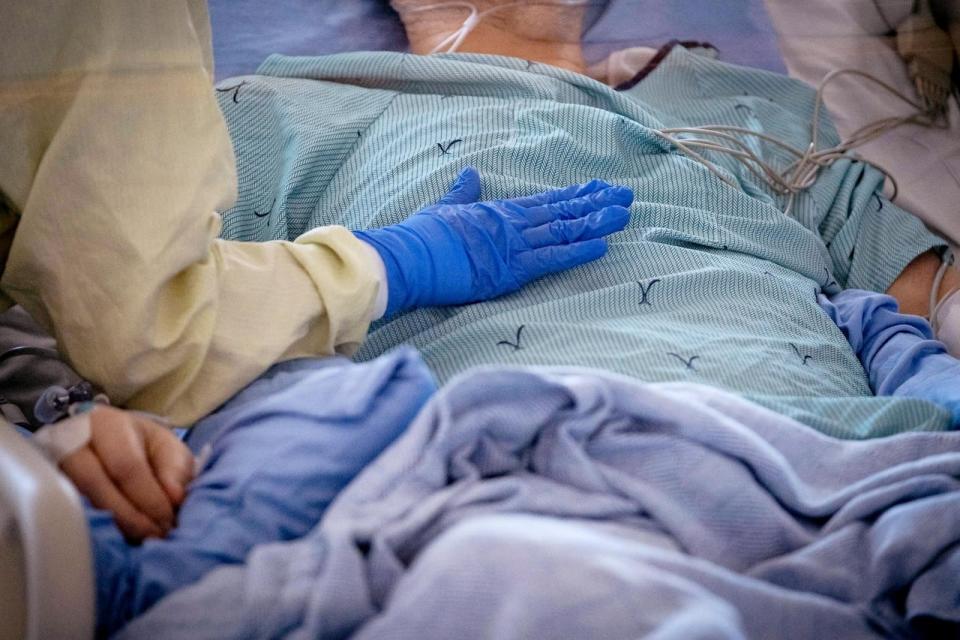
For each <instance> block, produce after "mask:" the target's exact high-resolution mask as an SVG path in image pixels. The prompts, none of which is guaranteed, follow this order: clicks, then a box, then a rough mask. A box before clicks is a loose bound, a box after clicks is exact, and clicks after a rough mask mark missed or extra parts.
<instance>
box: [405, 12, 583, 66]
mask: <svg viewBox="0 0 960 640" xmlns="http://www.w3.org/2000/svg"><path fill="white" fill-rule="evenodd" d="M590 3H591V0H536V1H535V2H510V3H508V4H501V5H497V6H495V7H491V8H489V9H487V10H486V11H480V10H479V9H477V5H475V4H474V3H472V2H467V1H466V0H462V1H461V0H452V1H451V2H438V3H436V4H428V5H425V6H422V7H411V8H409V9H407V10H406V11H409V12H411V13H419V12H421V11H431V10H433V9H450V8H461V9H467V10H469V12H470V13H469V14H468V15H467V17H466V19H464V21H463V24H461V25H460V27H459V28H458V29H456V30H455V31H453V32H452V33H450V34H449V35H447V37H446V38H444V39H443V40H441V41H440V42H439V43H438V44H437V45H436V46H435V47H434V48H433V49H431V50H430V53H431V54H433V53H453V52H455V51H456V50H457V49H459V48H460V45H461V44H463V41H464V40H465V39H466V38H467V36H469V35H470V33H471V32H472V31H473V30H474V29H476V27H477V25H478V24H480V22H481V21H482V20H483V19H484V18H485V17H487V16H489V15H491V14H493V13H496V12H497V11H500V10H502V9H510V8H514V7H530V6H536V5H547V6H554V7H584V6H587V5H589V4H590ZM444 47H446V49H444Z"/></svg>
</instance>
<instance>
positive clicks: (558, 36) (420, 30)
mask: <svg viewBox="0 0 960 640" xmlns="http://www.w3.org/2000/svg"><path fill="white" fill-rule="evenodd" d="M391 4H392V6H393V7H394V9H396V10H397V12H398V13H399V14H400V17H401V19H402V20H403V24H404V27H405V28H406V30H407V37H408V38H409V40H410V50H411V51H413V52H414V53H418V54H427V53H430V52H431V51H433V49H434V48H435V47H437V45H439V44H440V43H441V42H443V41H444V39H446V38H447V36H449V35H450V34H451V33H453V32H455V31H457V30H458V29H459V28H460V27H461V25H463V21H464V20H465V19H466V18H467V16H468V15H469V13H470V11H469V9H468V8H466V7H464V6H461V5H454V6H450V7H435V8H429V9H424V10H417V9H418V8H419V7H431V6H435V5H437V4H441V3H438V2H437V1H436V0H393V2H392V3H391ZM471 4H473V5H475V6H476V8H477V11H478V12H480V13H482V12H484V11H487V10H489V9H491V8H494V7H497V6H500V7H503V8H502V9H498V10H497V11H494V12H493V13H491V14H489V15H487V16H486V17H484V18H483V19H482V20H481V21H480V22H479V24H478V25H477V26H476V27H475V28H474V29H473V30H472V31H471V32H470V34H469V35H468V36H467V37H466V38H465V39H464V40H463V42H462V43H461V45H460V46H459V47H458V48H457V51H461V52H466V53H490V54H496V55H503V56H513V57H515V58H524V59H526V60H532V61H535V62H541V63H544V64H550V65H554V66H557V67H562V68H565V69H569V70H571V71H576V72H578V73H584V72H585V70H586V64H585V63H584V60H583V50H582V48H581V46H580V34H581V30H582V26H583V16H584V13H585V11H586V8H585V7H583V6H557V5H543V4H527V3H516V2H515V0H472V1H471ZM514 5H517V6H514ZM445 48H446V47H444V48H443V49H444V50H445Z"/></svg>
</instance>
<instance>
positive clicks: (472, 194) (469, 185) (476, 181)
mask: <svg viewBox="0 0 960 640" xmlns="http://www.w3.org/2000/svg"><path fill="white" fill-rule="evenodd" d="M479 199H480V173H479V172H478V171H477V170H476V169H475V168H474V167H464V168H463V169H462V170H461V171H460V173H458V174H457V178H456V180H454V181H453V184H452V185H451V186H450V190H449V191H448V192H447V194H446V195H445V196H443V197H442V198H440V200H439V201H438V202H437V204H471V203H473V202H476V201H477V200H479Z"/></svg>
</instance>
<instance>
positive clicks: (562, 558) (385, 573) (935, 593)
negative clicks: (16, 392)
mask: <svg viewBox="0 0 960 640" xmlns="http://www.w3.org/2000/svg"><path fill="white" fill-rule="evenodd" d="M958 542H960V433H907V434H901V435H898V436H894V437H890V438H884V439H876V440H871V441H865V442H856V441H841V440H835V439H832V438H829V437H827V436H824V435H822V434H819V433H816V432H814V431H812V430H810V429H808V428H805V427H803V426H801V425H800V424H799V423H797V422H794V421H793V420H791V419H789V418H786V417H783V416H781V415H779V414H776V413H773V412H771V411H769V410H766V409H763V408H760V407H758V406H757V405H754V404H751V403H749V402H747V401H745V400H743V399H740V398H737V397H736V396H733V395H731V394H728V393H726V392H723V391H720V390H717V389H713V388H709V387H705V386H699V385H694V384H689V383H666V384H652V385H648V384H643V383H640V382H638V381H635V380H632V379H627V378H624V377H619V376H616V375H613V374H605V373H600V372H592V371H589V370H584V369H526V370H525V369H517V368H489V369H481V370H475V371H472V372H468V373H466V374H463V375H461V376H458V377H457V378H455V380H454V381H452V382H451V383H450V384H449V385H448V386H447V387H446V388H444V389H443V390H441V391H440V392H439V393H438V394H437V395H435V396H434V398H433V400H431V402H430V403H429V404H428V405H427V407H426V408H425V409H424V411H422V412H421V413H420V415H419V416H418V417H417V419H415V420H414V422H413V424H412V425H411V426H410V428H409V429H408V430H407V431H406V432H405V433H404V435H402V436H401V437H400V439H398V440H397V441H396V442H395V443H394V445H393V446H392V447H391V448H389V449H388V450H387V451H386V452H385V453H384V454H383V455H382V456H380V457H379V458H378V459H377V460H375V461H374V462H373V463H372V464H371V465H370V466H369V467H367V468H366V469H365V470H364V471H363V472H362V473H361V474H360V475H359V476H358V477H357V479H356V480H355V481H354V482H353V483H351V485H350V486H348V487H347V489H346V490H345V491H344V492H343V493H342V494H341V495H340V496H339V498H338V499H337V500H336V501H335V502H334V504H333V505H332V506H331V508H330V510H329V511H328V512H327V514H326V515H325V516H324V518H323V520H322V521H321V522H320V524H319V526H317V527H316V528H315V529H314V530H313V531H312V532H311V533H310V534H309V535H307V536H306V537H304V538H302V539H301V540H299V541H296V542H290V543H281V544H271V545H264V546H261V547H258V548H257V549H255V550H254V551H253V552H252V553H251V555H250V556H249V557H248V559H247V562H246V564H245V565H239V566H231V567H225V568H220V569H217V570H215V571H214V572H212V573H211V574H209V575H208V576H207V577H206V578H205V579H203V580H202V581H201V582H199V583H197V584H196V585H195V586H193V587H190V588H187V589H184V590H182V591H180V592H177V593H175V594H173V595H172V596H171V597H168V598H167V599H165V600H163V601H161V602H160V603H159V604H158V605H157V606H155V607H154V608H153V609H151V610H149V611H148V612H147V613H146V615H144V616H143V617H141V618H139V619H138V620H136V621H134V623H133V624H132V625H131V626H129V627H128V628H127V629H126V631H125V632H124V634H123V636H124V637H149V638H160V637H164V638H166V637H178V636H179V637H190V638H213V637H216V638H225V637H245V638H246V637H250V638H253V637H290V638H307V637H309V638H341V637H347V636H351V635H354V636H355V637H359V638H374V637H390V638H452V637H456V638H472V637H477V638H481V637H485V638H530V637H543V638H624V637H642V636H643V637H656V638H678V639H683V640H688V639H690V638H784V639H788V638H820V637H830V638H908V637H910V638H912V637H924V636H926V637H937V638H944V637H957V634H958V633H960V582H958V581H957V579H956V576H957V575H958V571H960V545H958Z"/></svg>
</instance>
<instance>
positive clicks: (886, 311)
mask: <svg viewBox="0 0 960 640" xmlns="http://www.w3.org/2000/svg"><path fill="white" fill-rule="evenodd" d="M819 302H820V306H821V307H822V308H823V310H824V311H825V312H826V313H827V315H829V316H830V318H831V319H832V320H833V321H834V322H835V323H836V324H837V326H838V327H840V330H841V331H843V333H844V335H845V336H846V337H847V340H849V341H850V346H851V347H853V350H854V351H855V352H856V353H857V357H858V358H860V361H861V362H862V363H863V367H864V369H866V371H867V375H868V377H869V378H870V386H871V388H872V389H873V391H874V393H876V394H877V395H878V396H901V397H908V398H920V399H923V400H929V401H930V402H933V403H934V404H938V405H940V406H941V407H943V408H945V409H947V410H949V411H950V413H951V414H952V417H953V425H954V427H956V426H960V360H957V359H956V358H954V357H952V356H950V355H949V354H947V352H946V349H945V347H944V346H943V343H941V342H938V341H937V340H935V339H933V333H932V332H931V330H930V325H929V323H927V321H926V320H924V319H923V318H921V317H919V316H915V315H907V314H903V313H899V312H898V310H897V302H896V300H895V299H893V298H892V297H890V296H888V295H883V294H880V293H873V292H871V291H861V290H858V289H847V290H845V291H842V292H840V293H838V294H837V295H835V296H833V297H832V298H831V299H828V298H827V297H826V296H823V295H821V296H820V298H819Z"/></svg>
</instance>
